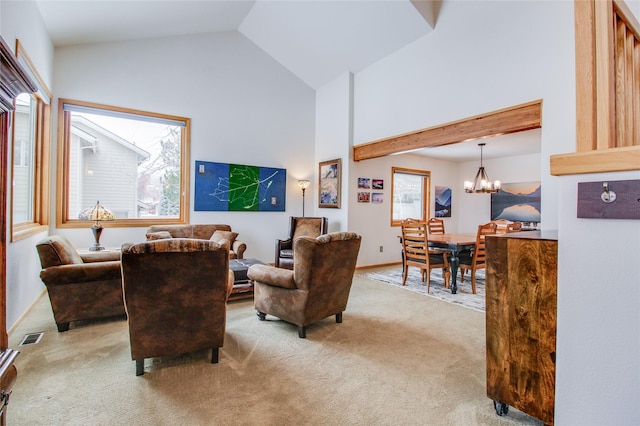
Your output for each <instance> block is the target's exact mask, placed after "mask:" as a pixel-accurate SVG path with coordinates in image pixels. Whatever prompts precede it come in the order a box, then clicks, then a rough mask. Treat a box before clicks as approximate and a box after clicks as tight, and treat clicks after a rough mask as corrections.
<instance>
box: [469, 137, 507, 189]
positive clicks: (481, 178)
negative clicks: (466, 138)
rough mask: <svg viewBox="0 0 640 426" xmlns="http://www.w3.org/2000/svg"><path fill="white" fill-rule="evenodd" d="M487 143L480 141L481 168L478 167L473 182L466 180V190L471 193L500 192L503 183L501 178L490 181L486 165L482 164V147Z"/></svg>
mask: <svg viewBox="0 0 640 426" xmlns="http://www.w3.org/2000/svg"><path fill="white" fill-rule="evenodd" d="M485 145H486V144H485V143H479V144H478V146H479V147H480V168H479V169H478V173H476V178H475V179H474V180H473V182H471V181H468V180H465V181H464V191H465V192H470V193H483V192H484V193H488V192H498V190H499V189H500V187H501V183H500V181H499V180H496V181H493V182H492V181H490V180H489V176H487V173H486V172H485V171H484V166H483V165H482V147H484V146H485Z"/></svg>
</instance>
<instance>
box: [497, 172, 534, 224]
mask: <svg viewBox="0 0 640 426" xmlns="http://www.w3.org/2000/svg"><path fill="white" fill-rule="evenodd" d="M541 194H542V188H541V185H540V182H520V183H503V184H502V188H501V189H500V190H499V191H498V192H496V193H493V194H491V220H498V219H506V220H512V221H518V222H533V223H540V216H541V211H542V209H541Z"/></svg>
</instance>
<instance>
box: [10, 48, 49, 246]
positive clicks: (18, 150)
mask: <svg viewBox="0 0 640 426" xmlns="http://www.w3.org/2000/svg"><path fill="white" fill-rule="evenodd" d="M16 57H17V58H18V62H19V63H20V64H21V65H22V66H23V68H24V69H25V71H26V72H27V74H28V75H29V77H30V78H31V80H32V81H33V82H34V83H35V84H36V87H37V91H36V92H35V93H33V94H30V93H21V94H19V95H18V96H17V97H16V100H15V111H14V113H13V126H12V129H13V132H12V159H13V161H12V169H11V173H12V180H11V181H12V189H11V240H12V241H16V240H19V239H22V238H26V237H28V236H29V235H33V234H36V233H38V232H42V231H43V230H44V229H46V226H47V225H48V223H49V221H48V212H49V203H48V199H49V198H48V196H49V194H48V191H49V172H48V170H49V167H48V166H49V165H48V162H49V146H50V143H51V140H50V134H51V120H50V116H51V93H50V92H49V89H48V88H47V86H46V85H45V84H44V82H43V81H42V78H41V77H40V75H39V74H38V72H37V71H36V69H35V68H34V66H33V64H32V62H31V60H30V59H29V56H28V55H27V53H26V52H25V51H24V48H23V47H22V45H21V44H20V42H19V41H17V42H16Z"/></svg>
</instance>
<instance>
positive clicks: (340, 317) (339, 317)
mask: <svg viewBox="0 0 640 426" xmlns="http://www.w3.org/2000/svg"><path fill="white" fill-rule="evenodd" d="M336 322H337V323H338V324H340V323H341V322H342V312H340V313H338V314H336Z"/></svg>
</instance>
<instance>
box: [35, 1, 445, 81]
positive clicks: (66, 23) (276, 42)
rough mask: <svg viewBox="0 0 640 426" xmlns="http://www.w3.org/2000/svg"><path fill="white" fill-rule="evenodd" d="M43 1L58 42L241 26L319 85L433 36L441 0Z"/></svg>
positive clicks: (42, 7) (43, 12) (41, 4)
mask: <svg viewBox="0 0 640 426" xmlns="http://www.w3.org/2000/svg"><path fill="white" fill-rule="evenodd" d="M414 3H415V5H414ZM37 4H38V8H39V9H40V13H41V15H42V18H43V21H44V25H45V27H46V28H47V31H48V32H49V35H50V37H51V39H52V40H53V43H54V45H55V46H56V47H61V46H69V45H77V44H87V43H104V42H114V41H123V40H135V39H146V38H155V37H168V36H176V35H187V34H198V33H211V32H220V31H233V30H237V31H239V32H240V33H242V34H244V35H245V36H246V37H247V38H249V39H250V40H251V41H253V42H254V43H255V44H257V45H258V46H259V47H260V48H262V49H263V50H264V51H265V52H267V53H268V54H269V55H271V56H272V57H273V58H274V59H276V60H277V61H278V62H280V63H281V64H282V65H283V66H284V67H286V68H287V69H289V70H290V71H291V72H292V73H294V74H295V75H297V76H298V77H299V78H300V79H301V80H303V81H304V82H306V83H307V84H308V85H309V86H311V87H312V88H314V89H317V88H318V87H321V86H323V85H324V84H326V83H327V82H329V81H332V80H333V79H335V78H336V77H338V76H340V75H341V74H343V73H345V72H348V71H351V72H357V71H359V70H361V69H363V68H365V67H367V66H368V65H371V64H372V63H374V62H376V61H378V60H380V59H382V58H383V57H385V56H387V55H389V54H390V53H392V52H394V51H396V50H398V49H399V48H401V47H403V46H405V45H407V44H409V43H411V42H413V41H415V40H417V39H418V38H420V37H422V36H424V35H425V34H428V33H429V32H430V31H431V30H432V29H433V27H434V21H435V16H436V13H437V10H436V8H437V6H438V4H439V0H434V1H424V0H416V1H415V2H411V1H409V0H388V1H384V0H383V1H349V0H346V1H345V0H343V1H314V0H308V1H272V0H261V1H244V0H235V1H218V0H196V1H192V0H163V1H149V0H133V1H126V0H125V1H116V0H93V1H85V0H58V1H50V0H38V1H37Z"/></svg>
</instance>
